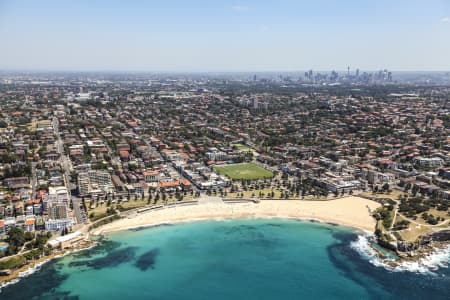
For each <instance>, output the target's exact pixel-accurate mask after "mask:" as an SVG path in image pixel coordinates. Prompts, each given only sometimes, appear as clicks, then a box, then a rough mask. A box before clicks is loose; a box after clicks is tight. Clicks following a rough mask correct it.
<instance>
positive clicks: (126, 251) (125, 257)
mask: <svg viewBox="0 0 450 300" xmlns="http://www.w3.org/2000/svg"><path fill="white" fill-rule="evenodd" d="M136 249H137V248H136V247H127V248H123V249H119V250H115V251H113V252H110V253H108V255H107V256H105V257H100V258H96V259H91V260H83V261H74V262H71V263H69V266H70V267H84V266H85V267H88V268H92V269H96V270H98V269H103V268H112V267H116V266H118V265H120V264H122V263H124V262H127V261H130V260H132V259H134V257H135V254H136Z"/></svg>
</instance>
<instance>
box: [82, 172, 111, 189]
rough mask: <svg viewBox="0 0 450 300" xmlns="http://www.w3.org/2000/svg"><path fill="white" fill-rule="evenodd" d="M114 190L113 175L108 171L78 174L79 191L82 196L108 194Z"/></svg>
mask: <svg viewBox="0 0 450 300" xmlns="http://www.w3.org/2000/svg"><path fill="white" fill-rule="evenodd" d="M112 190H114V186H113V183H112V181H111V175H110V174H109V173H108V172H106V171H99V170H90V171H87V172H82V173H79V174H78V191H79V193H80V194H81V195H87V194H91V193H101V192H103V193H107V192H110V191H112Z"/></svg>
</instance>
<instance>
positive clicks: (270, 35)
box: [0, 0, 450, 72]
mask: <svg viewBox="0 0 450 300" xmlns="http://www.w3.org/2000/svg"><path fill="white" fill-rule="evenodd" d="M0 41H1V42H0V69H3V70H61V71H64V70H65V71H69V70H74V71H78V70H82V71H148V72H221V71H223V72H235V71H236V72H238V71H240V72H246V71H254V72H257V71H260V72H261V71H302V70H309V69H313V70H345V69H346V68H347V66H350V67H351V68H352V69H356V68H359V69H361V70H379V69H384V68H387V69H390V70H396V71H419V70H422V71H435V70H436V71H438V70H439V71H449V70H450V0H420V1H419V0H376V1H375V0H314V1H312V0H292V1H289V0H273V1H265V0H249V1H227V0H158V1H156V0H155V1H152V0H148V1H139V0H127V1H125V0H124V1H118V0H73V1H69V0H39V1H32V0H28V1H27V0H14V1H12V0H0Z"/></svg>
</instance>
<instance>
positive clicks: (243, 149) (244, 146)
mask: <svg viewBox="0 0 450 300" xmlns="http://www.w3.org/2000/svg"><path fill="white" fill-rule="evenodd" d="M233 146H234V147H236V148H237V149H238V150H239V151H245V152H248V151H252V150H253V149H252V148H250V147H249V146H246V145H242V144H234V145H233Z"/></svg>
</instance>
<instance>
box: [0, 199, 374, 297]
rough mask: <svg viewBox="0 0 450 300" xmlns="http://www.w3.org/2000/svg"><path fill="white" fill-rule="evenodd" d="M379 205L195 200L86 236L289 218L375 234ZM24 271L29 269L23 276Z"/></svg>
mask: <svg viewBox="0 0 450 300" xmlns="http://www.w3.org/2000/svg"><path fill="white" fill-rule="evenodd" d="M379 206H380V204H379V203H377V202H375V201H372V200H368V199H365V198H361V197H357V196H349V197H344V198H340V199H336V200H330V201H323V202H322V201H305V200H290V201H283V200H264V201H261V202H259V203H253V202H251V203H250V202H249V203H193V204H192V205H183V206H171V207H164V208H163V209H161V210H156V211H146V212H143V213H141V214H138V213H135V215H133V216H129V217H127V218H122V219H118V220H115V221H113V222H112V223H108V224H105V225H102V226H100V227H98V228H94V229H92V230H90V231H88V232H87V235H85V236H86V237H87V239H89V240H91V241H92V239H91V238H90V235H92V236H102V235H104V234H107V233H111V232H115V231H124V230H129V229H135V228H151V227H155V226H160V225H164V224H170V225H172V224H182V223H189V222H197V221H208V220H213V221H214V220H215V221H221V220H234V219H287V220H289V219H290V220H299V221H310V222H319V223H322V224H330V225H335V226H336V225H337V226H345V227H349V228H351V229H355V230H359V231H361V232H362V233H364V234H365V235H367V234H370V235H372V234H373V232H374V229H375V224H376V222H375V219H374V218H373V217H372V216H371V213H370V212H373V211H374V210H375V209H376V208H378V207H379ZM92 246H93V244H91V245H89V246H87V247H83V248H77V249H71V250H67V251H64V252H63V253H57V254H53V255H50V256H49V257H42V258H41V259H39V260H37V261H34V262H32V263H31V264H27V265H24V266H23V267H21V268H19V269H16V270H14V271H13V272H14V275H12V276H8V277H6V278H7V279H6V278H3V280H1V279H2V278H0V292H1V289H2V288H3V287H6V286H8V285H10V284H14V283H17V282H18V281H19V280H20V279H21V278H23V277H26V276H28V275H31V274H32V273H34V272H36V271H38V270H39V268H36V266H37V265H38V264H39V265H42V264H45V263H47V262H50V261H52V260H53V259H55V258H60V257H63V256H66V255H69V254H72V253H74V252H78V251H82V250H85V249H88V248H90V247H92ZM22 272H29V274H27V275H26V276H20V274H21V273H22Z"/></svg>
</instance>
